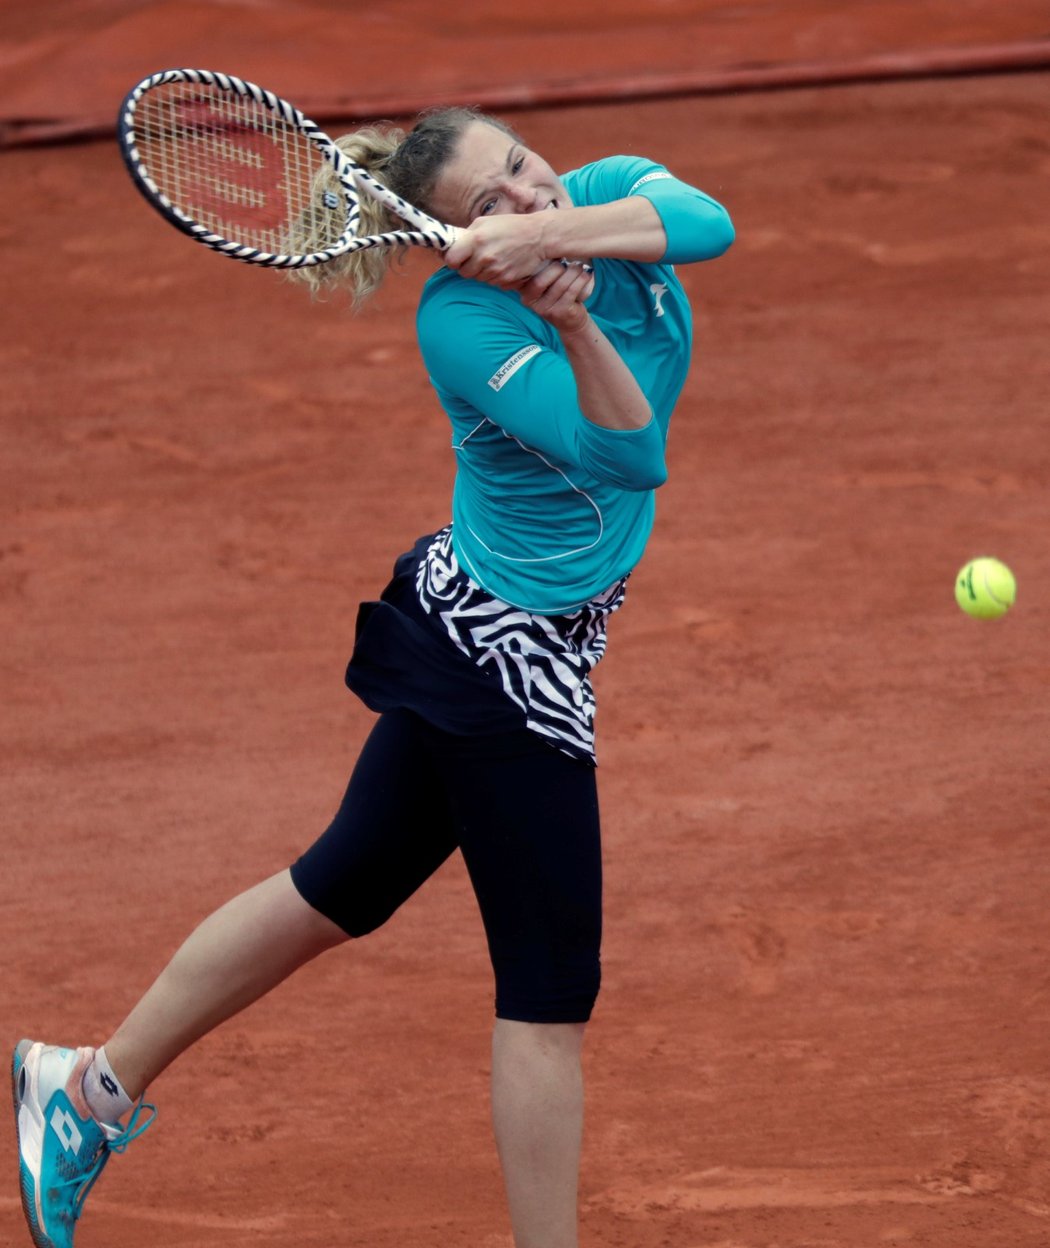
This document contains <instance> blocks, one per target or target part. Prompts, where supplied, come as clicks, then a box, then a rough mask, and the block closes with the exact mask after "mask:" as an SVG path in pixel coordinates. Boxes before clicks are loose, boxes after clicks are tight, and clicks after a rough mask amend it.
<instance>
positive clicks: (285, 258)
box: [117, 69, 458, 269]
mask: <svg viewBox="0 0 1050 1248" xmlns="http://www.w3.org/2000/svg"><path fill="white" fill-rule="evenodd" d="M174 83H187V84H191V85H196V86H202V87H206V88H209V89H212V90H218V91H221V92H225V93H227V94H228V95H230V96H231V98H236V97H240V98H241V99H243V100H248V101H254V103H256V104H258V105H261V106H264V107H265V108H267V109H269V110H270V111H271V112H273V113H274V114H275V115H276V116H277V117H279V118H280V119H281V120H283V121H284V122H285V123H286V124H287V125H289V126H292V127H294V128H295V129H297V130H298V131H299V132H300V133H302V134H303V135H304V136H305V137H306V138H307V139H308V140H309V141H310V143H311V144H312V145H313V146H314V147H315V148H316V149H317V151H318V153H319V154H320V155H321V157H322V158H323V159H324V160H326V161H327V162H328V163H329V164H330V165H331V166H332V169H333V171H334V172H335V174H336V177H337V179H338V182H339V186H340V190H341V193H342V198H343V205H342V206H343V209H344V212H345V224H344V228H343V231H342V233H341V234H340V236H339V238H338V240H337V241H336V242H335V243H333V244H332V245H331V246H329V247H326V248H324V249H322V250H318V251H315V252H309V253H303V254H292V253H281V252H272V251H266V250H264V249H262V248H259V247H253V246H250V245H246V244H244V243H239V242H237V241H235V240H231V239H228V238H225V237H223V236H222V235H221V234H217V233H216V232H215V231H214V230H212V229H210V228H209V227H208V226H206V225H203V224H201V223H200V222H198V221H195V220H194V219H193V218H192V217H191V216H189V215H188V214H187V213H185V212H183V211H182V210H181V209H180V208H179V207H178V206H177V205H175V204H174V203H172V201H171V199H170V198H169V197H168V196H167V195H165V194H164V192H163V191H162V190H161V189H160V187H159V186H158V185H157V182H156V181H155V179H154V177H153V175H152V173H151V172H150V170H149V168H147V166H146V164H145V162H144V160H143V157H142V155H141V153H140V151H139V143H140V136H139V133H138V132H137V130H136V123H137V121H138V117H139V106H140V103H141V101H142V100H143V98H144V97H145V96H146V95H147V94H148V93H149V92H150V91H152V90H154V89H156V88H158V87H164V86H167V85H169V84H174ZM117 140H118V144H119V147H120V152H121V156H122V157H123V160H124V164H125V166H126V167H127V170H128V173H129V174H130V176H131V180H132V182H134V184H135V186H136V187H137V188H138V190H139V191H140V192H141V194H142V195H143V196H144V197H145V199H146V200H147V201H148V202H149V203H150V204H151V205H152V206H153V207H154V208H155V209H156V210H157V211H158V212H159V213H160V214H161V215H162V216H163V217H164V218H165V219H166V220H167V221H169V222H170V223H171V224H172V225H174V226H175V227H176V229H179V230H181V231H182V232H183V233H185V234H187V235H189V236H190V237H191V238H193V239H194V240H195V241H197V242H199V243H203V244H204V245H205V246H206V247H210V248H212V250H214V251H216V252H218V253H219V254H220V255H225V256H229V257H230V258H231V259H233V260H242V261H245V262H247V263H249V264H258V265H264V266H266V267H268V268H277V269H294V268H304V267H306V266H308V265H316V264H325V263H327V262H328V261H329V260H334V259H335V258H336V257H338V256H343V255H347V254H349V253H350V252H354V251H361V250H364V249H366V248H369V247H431V248H435V249H437V250H441V251H444V250H446V249H447V248H448V247H450V246H451V245H452V243H453V242H454V241H455V239H456V235H457V233H458V231H457V230H456V228H455V227H454V226H450V225H446V224H445V223H444V222H441V221H437V220H436V219H435V218H434V217H431V216H430V215H429V214H428V213H425V212H423V211H422V210H421V209H419V208H416V207H415V206H414V205H412V204H409V203H408V202H407V201H405V200H403V199H402V198H401V197H400V196H399V195H396V194H395V193H394V192H393V191H391V190H390V188H389V187H387V186H385V185H384V184H383V183H382V182H380V181H379V180H378V179H376V178H374V177H373V176H372V175H371V174H370V173H369V172H368V170H367V169H364V168H362V167H361V166H360V165H358V164H356V163H355V162H354V161H352V160H350V159H349V158H348V157H347V156H346V155H345V154H344V153H343V152H342V151H340V150H339V148H338V147H337V146H336V144H335V143H334V142H333V140H332V139H331V138H329V136H328V135H327V134H325V132H324V131H323V130H322V129H321V128H320V126H318V125H317V124H316V122H313V121H311V120H310V118H308V117H307V116H305V114H303V113H302V112H301V111H300V110H299V109H298V108H296V107H295V105H294V104H290V103H289V102H288V101H287V100H284V99H282V98H281V97H280V96H278V95H275V94H274V93H273V92H272V91H268V90H266V88H264V87H260V86H258V85H256V84H255V83H253V82H248V81H247V80H246V79H243V78H238V77H236V76H235V75H232V74H224V73H220V72H218V71H216V70H207V69H166V70H160V71H159V72H157V73H155V74H150V75H149V76H148V77H147V78H144V79H143V80H142V81H141V82H139V83H137V84H136V85H135V86H134V87H132V89H131V90H130V91H129V92H128V93H127V95H126V96H125V97H124V101H123V103H122V104H121V107H120V112H119V114H118V118H117ZM362 193H364V194H366V195H369V196H370V197H371V198H373V199H375V200H377V201H378V202H379V203H381V204H383V205H384V207H386V208H388V209H389V210H390V211H391V212H393V213H395V214H396V215H397V216H399V217H400V218H401V219H402V220H404V221H405V222H406V223H407V224H408V225H410V226H412V227H413V228H411V229H406V230H392V231H388V232H386V233H382V234H372V235H364V236H362V235H359V234H358V233H357V225H358V222H359V220H360V208H359V201H360V195H361V194H362ZM326 203H327V200H326ZM337 206H338V205H337ZM329 207H331V205H329Z"/></svg>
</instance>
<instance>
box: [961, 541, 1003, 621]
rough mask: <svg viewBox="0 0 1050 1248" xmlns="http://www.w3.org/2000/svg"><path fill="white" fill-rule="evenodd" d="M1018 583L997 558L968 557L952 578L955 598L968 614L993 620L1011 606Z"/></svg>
mask: <svg viewBox="0 0 1050 1248" xmlns="http://www.w3.org/2000/svg"><path fill="white" fill-rule="evenodd" d="M1016 596H1017V582H1016V581H1015V580H1014V574H1013V573H1012V572H1011V571H1010V569H1009V568H1008V567H1007V566H1006V564H1005V563H1000V562H999V560H998V559H992V558H989V557H987V556H985V557H983V558H981V559H971V560H970V562H969V563H968V564H967V565H966V567H964V568H963V569H962V570H961V571H960V572H959V575H958V576H957V577H956V578H955V601H956V602H957V603H958V604H959V606H960V607H962V609H963V610H964V611H965V612H966V614H967V615H973V616H976V617H977V619H979V620H995V619H998V618H999V616H1000V615H1005V614H1006V613H1007V611H1009V610H1010V608H1011V607H1012V606H1013V605H1014V598H1015V597H1016Z"/></svg>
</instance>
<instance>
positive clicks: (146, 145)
mask: <svg viewBox="0 0 1050 1248" xmlns="http://www.w3.org/2000/svg"><path fill="white" fill-rule="evenodd" d="M118 138H119V142H120V150H121V153H122V154H123V157H124V162H125V164H126V165H127V167H128V172H129V173H130V174H131V177H132V180H133V181H134V183H135V185H136V186H137V187H138V188H139V190H140V191H141V192H142V194H143V195H144V196H145V197H146V199H147V200H148V201H149V202H150V203H151V204H152V205H153V207H154V208H156V209H157V211H158V212H160V213H161V215H162V216H163V217H164V218H165V219H166V220H168V221H170V222H171V224H172V225H174V226H176V227H177V228H178V229H180V230H182V231H184V232H185V233H186V234H188V235H189V236H190V237H191V238H194V239H196V240H197V242H199V243H203V244H204V245H205V246H206V247H211V248H212V249H213V250H215V251H217V252H218V253H219V254H220V255H224V256H230V257H231V258H232V259H234V260H244V261H247V262H248V263H249V264H262V265H266V266H268V267H269V268H273V269H298V268H303V267H305V266H307V265H314V264H324V263H326V262H327V261H329V260H333V259H335V257H336V256H343V255H346V254H347V253H349V252H352V251H361V250H364V249H365V248H367V247H405V246H408V247H433V248H437V249H439V250H442V251H444V250H446V249H447V248H449V247H451V245H452V243H453V242H454V241H455V238H456V234H457V231H456V228H455V227H454V226H451V225H445V224H444V223H443V222H441V221H436V220H435V219H434V218H433V217H431V216H429V215H428V214H427V213H425V212H422V211H420V209H418V208H415V207H413V206H412V205H411V204H409V203H406V202H405V200H403V199H402V198H401V197H400V196H399V195H395V194H394V192H393V191H391V190H390V189H389V188H388V187H386V186H384V185H383V183H382V182H379V181H378V180H377V179H376V178H374V177H373V176H372V175H371V174H370V173H369V172H368V171H367V170H366V169H363V168H362V167H361V166H360V165H358V164H355V163H354V162H353V161H352V160H350V159H349V158H348V157H347V156H346V155H345V154H344V153H343V152H341V151H340V150H339V148H338V147H336V145H335V143H334V142H333V141H332V139H330V138H329V137H328V135H327V134H325V133H324V131H323V130H321V129H320V128H319V127H318V126H317V125H316V124H315V123H314V122H312V121H310V119H309V118H308V117H305V116H304V115H303V114H302V113H301V112H300V111H299V110H298V109H297V108H296V107H295V106H294V105H292V104H289V103H288V102H287V100H282V99H281V98H280V97H279V96H276V95H274V94H273V92H272V91H267V90H265V89H264V88H262V87H258V86H256V85H255V84H254V83H252V82H245V81H244V80H243V79H241V78H234V77H233V76H232V75H230V74H220V73H216V72H214V71H212V70H207V69H168V70H163V71H161V72H160V73H156V74H151V75H150V76H149V77H148V78H144V79H143V80H142V82H140V83H139V84H138V86H136V87H134V88H132V90H131V91H129V92H128V94H127V96H126V97H125V99H124V103H123V104H122V106H121V109H120V116H119V119H118ZM326 166H330V167H331V170H334V172H335V175H336V179H337V181H336V182H335V183H334V184H333V183H332V182H331V179H328V183H329V189H327V190H325V191H324V193H323V195H322V196H320V197H315V195H314V193H313V188H314V184H315V181H316V180H317V179H318V175H319V174H322V173H324V172H325V171H326ZM332 185H336V186H338V187H339V190H338V191H336V190H333V189H331V186H332ZM361 195H369V196H371V197H372V198H373V199H375V200H378V201H379V203H380V204H382V205H383V206H384V207H385V208H387V209H389V210H390V211H391V212H393V213H394V214H395V215H396V216H398V217H399V218H401V219H402V220H403V221H404V222H405V223H406V225H407V226H408V227H410V228H407V229H404V230H393V231H391V232H389V233H385V234H371V235H367V236H364V237H362V236H361V235H359V234H358V228H359V225H360V197H361Z"/></svg>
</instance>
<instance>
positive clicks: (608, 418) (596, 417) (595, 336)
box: [559, 316, 653, 430]
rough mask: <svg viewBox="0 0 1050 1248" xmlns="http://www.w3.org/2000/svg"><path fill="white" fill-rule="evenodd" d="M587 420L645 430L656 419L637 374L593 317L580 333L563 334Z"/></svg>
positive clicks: (576, 331)
mask: <svg viewBox="0 0 1050 1248" xmlns="http://www.w3.org/2000/svg"><path fill="white" fill-rule="evenodd" d="M559 334H560V337H561V340H562V344H563V345H564V347H565V354H566V355H567V356H568V360H569V364H570V366H571V368H572V372H573V376H574V377H575V379H576V393H577V401H578V403H579V406H580V410H581V411H582V412H583V414H584V416H586V418H587V419H588V420H589V421H590V422H591V423H592V424H595V425H601V426H602V427H603V428H605V429H620V430H626V429H642V428H644V427H645V426H646V425H647V424H648V423H649V421H650V420H651V419H652V415H653V412H652V408H651V407H650V405H649V400H648V399H647V398H646V397H645V395H644V394H643V393H642V390H641V387H640V386H639V385H638V383H637V381H635V379H634V374H633V373H632V372H631V370H630V369H629V368H628V367H627V365H626V364H625V363H624V362H623V360H622V359H621V358H620V356H619V355H618V354H617V352H616V350H615V349H614V347H613V345H612V343H610V342H609V340H608V338H606V336H605V335H604V334H603V333H602V331H601V330H600V329H599V328H598V326H597V325H596V324H595V322H594V321H593V320H592V319H591V317H590V316H587V317H586V319H585V320H584V321H583V322H582V324H581V325H580V327H579V328H578V329H574V330H571V331H570V330H564V329H563V330H560V331H559Z"/></svg>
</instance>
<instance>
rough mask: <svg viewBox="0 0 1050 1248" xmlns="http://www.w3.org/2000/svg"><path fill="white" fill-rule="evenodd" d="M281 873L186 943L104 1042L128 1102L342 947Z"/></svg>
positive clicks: (341, 935)
mask: <svg viewBox="0 0 1050 1248" xmlns="http://www.w3.org/2000/svg"><path fill="white" fill-rule="evenodd" d="M346 939H347V936H346V933H345V932H344V931H343V930H342V929H341V928H339V927H338V926H337V925H336V924H335V923H333V922H331V920H329V919H326V918H325V917H324V915H322V914H319V913H318V912H317V911H316V910H315V909H314V908H313V907H312V906H311V905H309V904H308V903H307V902H305V901H304V900H303V899H302V897H301V896H300V895H299V892H298V890H297V889H296V887H295V885H294V884H293V883H292V877H291V874H290V873H289V872H288V871H282V872H281V873H280V874H279V875H275V876H271V878H270V879H268V880H264V881H263V882H262V883H261V884H257V885H256V886H255V887H254V888H250V889H249V890H248V891H247V892H246V893H241V895H240V896H239V897H235V898H234V899H233V900H232V901H229V902H227V903H226V905H224V906H222V907H221V908H220V909H218V910H216V911H215V912H214V914H212V915H210V916H209V917H208V918H206V919H205V920H204V922H203V923H201V925H200V926H199V927H198V928H197V929H196V930H195V931H194V932H193V933H192V934H191V935H190V936H189V938H188V939H187V940H186V942H185V943H184V944H183V945H182V947H181V948H180V949H179V950H178V952H177V953H176V954H175V956H174V957H173V958H172V960H171V961H170V962H169V963H168V965H167V966H166V967H165V968H164V970H163V971H161V973H160V975H159V976H158V977H157V978H156V980H155V981H154V982H153V985H152V986H151V987H150V988H149V989H148V990H147V991H146V994H145V995H144V996H143V997H142V998H141V1000H140V1001H139V1003H138V1004H137V1005H136V1006H135V1007H134V1009H133V1010H132V1011H131V1013H130V1014H129V1015H128V1017H127V1018H126V1019H125V1020H124V1022H123V1023H121V1025H120V1026H119V1027H118V1028H117V1030H116V1032H115V1033H114V1034H113V1036H112V1038H111V1039H109V1040H107V1041H106V1056H107V1057H108V1058H109V1061H110V1064H111V1065H112V1067H113V1069H114V1071H115V1072H116V1074H117V1078H118V1079H120V1082H121V1083H122V1084H123V1086H124V1090H125V1092H127V1094H128V1096H130V1097H131V1098H132V1100H135V1099H136V1098H137V1097H139V1096H140V1095H141V1094H142V1092H143V1091H144V1090H145V1089H146V1087H147V1085H148V1084H150V1083H151V1082H152V1081H153V1080H154V1079H155V1078H156V1077H157V1075H159V1074H160V1072H161V1071H162V1070H164V1068H165V1067H166V1066H168V1065H169V1064H170V1063H171V1062H173V1061H174V1060H175V1058H176V1057H178V1056H179V1054H180V1053H182V1052H183V1051H184V1050H185V1049H187V1048H189V1046H190V1045H191V1044H193V1043H194V1041H196V1040H199V1039H200V1037H201V1036H203V1035H205V1034H206V1033H207V1032H209V1031H211V1030H212V1028H214V1027H217V1026H218V1025H219V1024H220V1023H222V1022H225V1021H226V1019H228V1018H232V1017H233V1015H234V1014H236V1013H237V1012H238V1011H239V1010H243V1009H244V1007H245V1006H247V1005H251V1003H252V1002H253V1001H257V1000H258V999H259V998H260V997H262V996H264V995H265V994H266V993H267V992H269V991H270V989H271V988H274V987H276V986H277V985H278V984H279V983H280V982H281V981H282V980H284V979H286V978H287V977H288V976H289V975H290V974H291V973H292V972H293V971H294V970H297V969H298V968H299V967H300V966H302V965H303V964H304V963H305V962H309V961H310V960H311V958H315V957H316V956H317V955H318V954H319V953H323V952H324V951H325V950H326V949H331V948H332V947H333V946H334V945H338V944H340V943H341V942H342V941H344V940H346Z"/></svg>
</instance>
